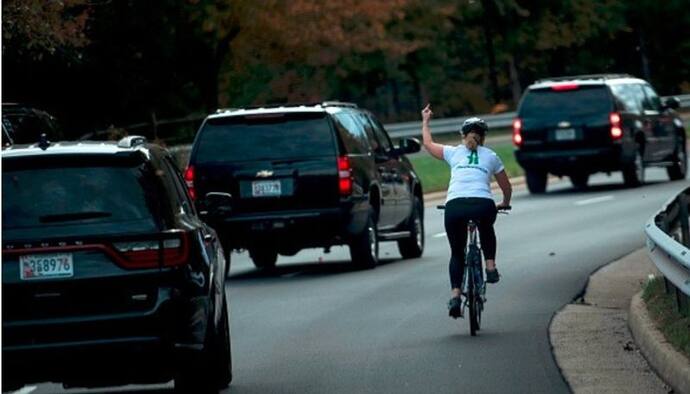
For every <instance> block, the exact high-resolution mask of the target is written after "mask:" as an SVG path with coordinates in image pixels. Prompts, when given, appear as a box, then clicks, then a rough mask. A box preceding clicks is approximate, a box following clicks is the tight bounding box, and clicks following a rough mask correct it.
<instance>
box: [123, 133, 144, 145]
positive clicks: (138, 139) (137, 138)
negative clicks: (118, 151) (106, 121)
mask: <svg viewBox="0 0 690 394" xmlns="http://www.w3.org/2000/svg"><path fill="white" fill-rule="evenodd" d="M145 143H146V137H144V136H141V135H130V136H127V137H124V138H122V139H121V140H120V141H118V142H117V147H118V148H134V147H136V146H139V145H144V144H145Z"/></svg>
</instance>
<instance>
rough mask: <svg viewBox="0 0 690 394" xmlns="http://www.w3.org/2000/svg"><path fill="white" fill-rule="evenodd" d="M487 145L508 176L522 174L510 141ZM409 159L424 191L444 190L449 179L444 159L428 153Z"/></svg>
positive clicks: (448, 170) (448, 169) (448, 171)
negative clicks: (499, 159)
mask: <svg viewBox="0 0 690 394" xmlns="http://www.w3.org/2000/svg"><path fill="white" fill-rule="evenodd" d="M487 147H488V148H491V149H492V150H494V152H496V154H497V155H498V156H499V157H500V158H501V160H502V161H503V165H504V166H505V168H506V173H507V174H508V176H509V177H515V176H521V175H523V172H522V168H521V167H520V165H519V164H518V163H517V161H516V160H515V155H514V154H513V145H512V143H510V142H504V143H498V144H495V145H487ZM410 161H411V162H412V165H413V166H414V169H415V171H417V174H418V175H419V177H420V178H421V179H422V186H423V187H424V192H426V193H429V192H436V191H440V190H446V188H447V187H448V180H449V179H450V167H448V164H447V163H446V162H445V161H442V160H438V159H435V158H433V157H431V156H430V155H419V156H415V157H411V158H410Z"/></svg>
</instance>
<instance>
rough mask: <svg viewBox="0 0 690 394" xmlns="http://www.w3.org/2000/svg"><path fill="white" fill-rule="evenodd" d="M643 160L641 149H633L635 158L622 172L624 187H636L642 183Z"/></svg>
mask: <svg viewBox="0 0 690 394" xmlns="http://www.w3.org/2000/svg"><path fill="white" fill-rule="evenodd" d="M644 172H645V168H644V160H643V159H642V148H641V147H640V146H639V145H638V146H637V148H636V149H635V157H634V158H633V161H632V163H629V164H628V165H627V166H626V168H625V169H624V170H623V182H624V183H625V186H628V187H637V186H640V185H641V184H643V183H644Z"/></svg>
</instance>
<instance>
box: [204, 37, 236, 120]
mask: <svg viewBox="0 0 690 394" xmlns="http://www.w3.org/2000/svg"><path fill="white" fill-rule="evenodd" d="M239 33H240V29H239V28H238V27H236V28H233V29H232V30H230V31H229V32H228V33H227V34H226V35H225V36H223V37H221V38H220V39H219V40H218V42H217V43H216V46H215V48H214V51H213V55H212V56H213V60H212V61H211V62H210V64H209V75H208V76H207V77H208V80H207V82H206V83H207V84H208V89H207V90H206V92H207V94H206V109H207V110H208V111H211V112H213V111H215V110H216V109H218V102H219V93H220V70H221V68H222V67H223V62H224V61H225V60H226V58H227V56H228V54H229V53H230V43H231V42H232V40H233V39H234V38H235V37H237V35H238V34H239Z"/></svg>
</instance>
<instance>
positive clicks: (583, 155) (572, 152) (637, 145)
mask: <svg viewBox="0 0 690 394" xmlns="http://www.w3.org/2000/svg"><path fill="white" fill-rule="evenodd" d="M678 106H679V101H678V100H677V99H676V98H670V99H668V100H666V102H665V103H662V102H661V100H660V98H659V96H658V95H657V94H656V92H655V91H654V89H653V88H652V87H651V86H650V85H649V84H648V83H647V82H646V81H644V80H642V79H637V78H633V77H631V76H629V75H625V74H622V75H621V74H601V75H582V76H574V77H560V78H551V79H545V80H540V81H537V82H536V83H535V84H533V85H531V86H530V87H529V88H528V89H527V91H526V92H525V94H524V96H523V98H522V100H521V101H520V106H519V108H518V115H517V116H518V117H517V118H516V119H515V120H514V122H513V142H514V143H515V145H516V146H517V150H516V151H515V156H516V158H517V160H518V162H519V163H520V165H521V166H522V167H523V168H524V169H525V176H526V178H527V187H528V189H529V191H530V192H532V193H543V192H544V191H545V190H546V183H547V174H549V173H551V174H554V175H557V176H564V175H566V176H569V177H570V180H571V181H572V183H573V185H574V186H575V187H576V188H585V187H586V186H587V182H588V180H589V176H590V175H591V174H593V173H596V172H612V171H623V178H624V180H625V184H626V185H628V186H637V185H639V184H641V183H643V182H644V169H645V167H649V166H658V167H666V169H667V171H668V175H669V177H670V178H671V179H672V180H678V179H684V178H685V172H686V168H687V157H686V152H685V130H684V128H683V123H682V122H681V120H680V118H679V117H678V116H677V115H676V113H675V112H674V109H677V108H678Z"/></svg>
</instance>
